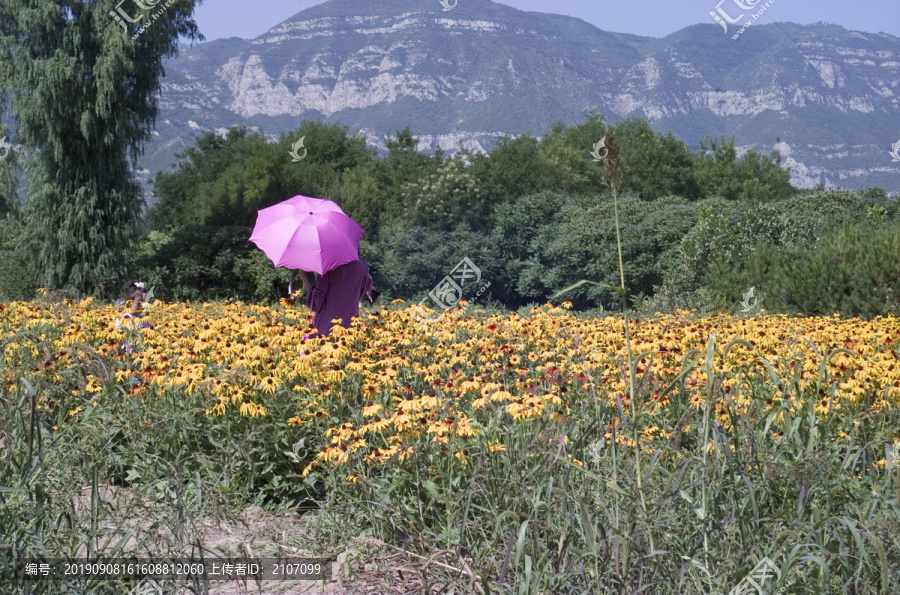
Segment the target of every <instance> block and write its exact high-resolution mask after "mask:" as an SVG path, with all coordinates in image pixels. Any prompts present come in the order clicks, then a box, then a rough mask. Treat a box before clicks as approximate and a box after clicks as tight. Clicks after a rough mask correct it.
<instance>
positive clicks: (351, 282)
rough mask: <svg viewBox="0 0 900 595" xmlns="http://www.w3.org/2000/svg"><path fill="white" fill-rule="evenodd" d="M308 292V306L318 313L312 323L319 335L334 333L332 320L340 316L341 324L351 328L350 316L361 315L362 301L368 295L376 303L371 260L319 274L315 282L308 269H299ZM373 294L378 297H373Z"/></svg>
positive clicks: (343, 265) (325, 335)
mask: <svg viewBox="0 0 900 595" xmlns="http://www.w3.org/2000/svg"><path fill="white" fill-rule="evenodd" d="M297 276H299V277H300V280H301V281H303V288H304V290H305V291H306V305H307V306H309V309H310V310H312V311H313V312H315V313H316V316H315V318H313V326H314V327H315V328H316V330H318V331H319V334H320V335H322V336H324V337H327V336H328V335H330V334H331V326H332V322H331V321H332V320H334V319H335V318H340V319H341V326H343V327H344V328H350V319H351V318H353V317H354V316H359V300H360V298H362V296H366V297H368V298H369V301H370V302H372V303H373V304H374V303H375V299H376V298H377V292H375V290H374V289H373V288H372V276H371V275H370V274H369V263H367V262H365V261H362V260H354V261H351V262H348V263H346V264H342V265H341V266H339V267H337V268H334V269H331V270H330V271H328V272H326V273H325V274H324V275H319V277H318V279H317V280H316V283H315V284H313V283H312V282H311V281H310V279H309V273H308V272H306V271H302V270H300V271H297ZM373 295H374V296H375V297H373Z"/></svg>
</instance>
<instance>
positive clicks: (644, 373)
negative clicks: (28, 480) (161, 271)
mask: <svg viewBox="0 0 900 595" xmlns="http://www.w3.org/2000/svg"><path fill="white" fill-rule="evenodd" d="M563 305H564V306H566V305H568V304H563ZM0 313H2V318H0V321H2V326H3V332H4V333H5V334H9V333H12V332H13V331H17V330H22V329H29V328H31V327H35V326H38V325H45V324H55V325H58V326H59V330H60V332H59V336H58V337H57V338H55V339H54V340H53V342H52V346H53V347H52V349H51V350H49V351H48V352H46V353H39V352H38V351H37V348H36V347H35V346H34V343H33V342H32V341H29V340H27V339H26V338H25V337H27V335H25V336H23V338H22V339H21V340H14V341H4V350H3V361H4V364H5V366H4V370H5V376H4V379H3V380H4V382H5V383H6V385H7V388H8V389H9V390H13V389H14V388H15V383H16V380H17V378H16V377H14V376H13V372H12V371H11V370H14V369H16V365H17V364H19V363H21V362H23V361H26V360H30V359H32V358H33V359H34V360H35V361H36V364H35V365H34V366H33V368H32V369H30V370H28V372H29V374H30V375H33V376H35V377H42V378H46V379H48V380H50V381H51V382H52V384H53V386H54V387H55V388H56V391H55V393H54V396H52V397H49V396H44V397H42V398H41V402H40V403H39V406H40V407H41V408H43V409H46V410H48V411H54V410H56V409H57V408H59V407H66V408H67V410H68V414H69V418H70V419H69V421H68V422H67V423H70V424H77V423H78V414H79V412H80V411H82V410H83V408H84V407H86V406H90V403H91V401H92V397H93V395H96V394H98V393H101V392H103V391H111V390H112V389H118V390H119V391H120V393H121V398H135V397H142V396H143V397H152V395H154V394H158V393H160V392H164V391H171V392H173V393H176V394H179V395H181V396H183V398H184V399H191V400H195V401H196V402H199V403H203V404H205V405H206V414H207V415H211V416H219V415H242V416H251V417H264V416H266V402H267V400H268V399H270V398H271V396H272V395H273V394H274V393H284V392H286V391H289V392H290V393H292V394H293V395H294V396H295V398H296V415H294V416H292V417H290V418H288V419H279V420H274V421H275V422H276V423H283V424H287V425H289V426H303V425H308V424H311V425H313V426H316V427H317V428H318V429H319V430H320V432H319V433H320V434H321V436H322V442H323V444H322V449H321V452H320V454H319V455H318V456H317V457H316V459H315V460H314V461H311V462H310V463H309V464H308V465H307V466H306V468H305V469H304V473H308V472H309V471H310V470H311V469H312V468H314V467H316V466H320V465H323V464H326V463H328V464H332V465H341V464H345V463H347V462H349V461H350V460H356V459H358V460H365V461H366V462H367V463H369V464H371V465H375V466H377V465H384V464H390V463H391V462H392V461H394V460H402V459H404V458H406V457H410V456H414V455H415V453H416V451H417V450H418V449H420V448H422V447H423V446H424V445H426V444H429V443H437V444H440V445H443V446H448V445H451V444H452V448H453V453H452V454H454V455H456V456H463V457H464V456H467V454H471V453H472V452H475V451H479V450H483V449H484V448H487V447H488V446H489V445H492V446H491V448H493V449H495V450H496V449H502V448H503V442H504V440H503V432H502V431H498V432H495V433H494V434H493V435H487V434H486V427H487V425H488V424H487V420H488V419H490V418H491V417H493V416H494V415H495V413H496V412H498V411H501V412H503V420H504V423H503V426H504V427H511V426H513V425H515V424H528V423H534V422H535V421H536V420H549V421H550V422H552V423H566V422H569V421H572V420H571V419H570V412H571V406H572V404H573V403H576V402H578V403H581V402H584V401H585V400H593V399H596V400H600V401H609V402H610V403H612V404H614V405H620V406H621V407H623V408H624V410H626V411H628V410H631V409H632V408H633V407H638V408H640V409H642V410H646V411H647V412H649V413H651V414H652V415H653V419H654V420H655V422H656V423H654V424H653V425H650V426H648V427H646V428H642V429H641V432H640V437H641V439H642V440H647V441H653V440H658V439H669V438H671V437H672V434H673V432H674V430H675V423H677V421H678V419H675V418H673V416H674V415H676V414H678V415H679V416H680V415H681V413H682V412H680V411H676V410H675V408H674V407H673V405H672V401H671V398H672V397H674V394H672V393H668V394H665V395H664V394H663V391H664V390H665V389H666V387H667V386H669V384H670V383H671V382H672V381H673V379H675V378H676V376H678V374H679V372H681V371H682V370H684V369H685V367H686V363H689V362H688V361H687V360H689V359H690V355H691V352H692V350H698V351H699V352H703V355H704V356H705V352H706V348H707V343H708V342H709V340H710V338H711V336H712V335H713V334H714V333H715V335H716V338H715V347H716V349H715V355H714V361H713V362H712V364H713V365H712V370H713V372H714V373H715V374H716V375H718V376H719V377H721V378H722V381H721V387H720V388H721V392H722V395H723V396H724V398H721V399H717V400H716V402H715V419H716V420H717V421H718V422H719V423H720V424H721V425H722V426H723V427H724V428H726V429H727V428H728V426H729V424H730V421H729V413H730V412H732V413H735V412H753V413H754V414H757V415H761V416H765V415H766V414H767V413H768V412H769V411H772V410H773V409H775V410H781V409H787V410H796V409H798V408H801V407H803V406H804V405H805V402H804V401H803V400H800V399H797V398H796V395H803V396H804V397H805V398H806V399H809V400H810V401H811V402H813V403H814V407H815V411H816V413H817V414H818V415H820V416H823V417H827V416H829V415H830V416H838V417H844V416H849V417H851V418H853V419H856V418H857V417H860V416H861V414H863V413H865V414H866V415H867V416H872V415H875V414H877V413H878V412H879V411H882V410H889V409H893V408H896V407H898V406H900V360H898V359H897V356H896V353H897V343H898V342H900V325H898V323H897V320H896V319H895V318H893V317H888V318H880V319H877V320H874V321H871V322H862V321H860V320H841V319H840V318H839V317H837V316H835V317H834V318H795V319H788V318H787V317H784V316H778V317H763V318H759V319H737V318H733V317H730V316H726V315H722V316H721V317H719V318H705V319H699V320H690V319H689V315H688V313H685V312H681V313H679V314H678V315H675V316H663V317H661V318H659V319H658V320H654V321H650V320H646V321H644V320H637V321H634V322H633V323H632V325H631V335H632V351H633V353H634V354H635V355H636V356H639V357H637V358H635V359H636V362H637V363H636V366H635V370H634V372H635V375H636V378H637V383H638V387H639V388H640V389H641V390H640V392H641V394H642V395H644V397H643V398H642V401H641V402H640V403H635V404H632V403H631V399H630V396H629V383H628V372H629V371H628V369H627V366H626V363H625V362H626V360H627V353H626V346H625V340H624V325H623V322H622V318H621V317H619V318H615V317H610V318H605V319H596V318H595V319H579V318H576V317H575V316H573V315H572V314H570V313H569V312H567V311H566V310H565V309H563V308H561V307H553V306H550V305H547V306H545V307H543V308H535V309H533V310H532V313H531V316H529V317H520V316H518V315H516V314H511V315H508V316H483V315H482V316H480V317H479V318H477V319H476V318H473V317H465V318H460V317H459V316H458V315H457V316H452V315H451V314H446V315H445V318H444V319H442V320H441V321H439V322H436V323H432V324H429V325H426V324H423V323H422V322H420V321H419V320H418V319H417V318H415V317H414V316H413V315H412V313H411V312H410V311H406V310H394V311H388V310H380V311H372V312H368V313H365V314H364V315H363V316H364V318H363V320H362V321H361V323H362V324H357V323H354V324H353V325H352V328H351V329H349V330H348V329H343V328H341V327H335V331H334V332H333V334H332V336H331V337H330V338H328V339H325V338H317V339H312V340H310V339H308V338H304V337H305V336H308V335H309V334H310V333H311V331H312V329H311V328H309V327H308V326H307V323H308V319H309V314H310V313H309V312H308V310H306V309H305V308H300V307H298V308H294V307H292V306H290V305H289V304H288V303H287V302H286V301H285V303H284V304H282V306H281V307H279V308H275V309H270V308H265V307H260V306H254V305H247V304H241V303H228V304H201V305H189V304H163V303H161V302H156V303H155V304H154V305H153V306H152V307H150V308H149V309H148V310H147V311H146V314H145V316H144V317H143V318H123V317H122V312H120V311H117V310H116V308H115V307H114V306H102V305H98V304H96V303H94V302H93V301H92V300H90V299H88V300H85V301H82V302H79V303H69V302H67V303H63V304H61V305H57V306H55V307H50V306H47V305H46V304H44V305H41V304H40V303H14V304H12V305H10V306H2V307H0ZM477 313H478V314H483V310H482V311H479V312H477ZM735 339H740V340H742V341H733V340H735ZM88 351H90V352H93V353H88ZM90 355H99V356H102V357H101V358H100V359H95V360H94V361H95V362H96V365H95V366H94V368H93V369H92V371H91V372H90V373H87V374H84V375H81V374H77V373H73V370H76V369H77V370H83V369H84V366H83V365H79V364H81V363H84V362H85V361H87V360H88V359H89V356H90ZM826 379H827V381H826ZM680 380H681V382H679V383H678V386H679V387H680V386H683V389H684V394H685V395H686V398H687V403H688V404H689V406H690V407H692V408H694V409H697V408H699V407H700V406H701V404H702V403H703V402H704V400H705V399H707V398H708V392H709V391H708V386H707V384H708V378H707V375H706V373H705V372H704V370H703V369H702V368H701V367H699V366H697V367H694V368H693V369H692V370H691V371H690V373H688V374H686V375H683V377H681V378H680ZM832 382H834V383H836V389H835V390H834V392H833V395H832V394H831V392H830V391H828V390H826V389H828V388H829V387H830V386H831V384H832ZM790 387H794V388H796V389H797V390H796V392H794V393H793V394H794V395H795V398H793V399H785V398H784V394H785V391H786V390H787V391H788V392H790V390H789V389H790ZM336 404H341V405H346V406H347V407H349V409H350V410H352V411H353V416H352V418H350V419H345V420H341V422H340V423H337V424H336V423H332V422H333V420H332V413H333V410H334V409H335V405H336ZM577 421H584V420H577ZM617 421H618V420H616V419H612V420H610V421H609V424H608V425H609V428H608V432H607V434H608V435H610V433H611V430H612V428H613V427H614V426H615V425H616V423H617ZM673 422H674V423H673ZM683 429H684V430H686V429H688V428H687V427H685V428H683ZM620 439H621V440H622V442H624V443H628V442H629V439H628V438H627V437H625V436H622V437H620Z"/></svg>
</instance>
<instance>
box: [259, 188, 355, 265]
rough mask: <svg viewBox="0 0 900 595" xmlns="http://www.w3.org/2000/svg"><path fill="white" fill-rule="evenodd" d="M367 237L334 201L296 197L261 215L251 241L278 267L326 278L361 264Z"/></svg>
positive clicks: (260, 212)
mask: <svg viewBox="0 0 900 595" xmlns="http://www.w3.org/2000/svg"><path fill="white" fill-rule="evenodd" d="M364 233H365V231H364V230H363V228H362V227H360V226H359V225H358V224H357V223H356V221H354V220H353V219H351V218H350V217H348V216H347V215H346V214H345V213H344V211H342V210H341V207H339V206H338V205H336V204H335V203H333V202H331V201H330V200H322V199H319V198H310V197H308V196H295V197H293V198H289V199H287V200H285V201H283V202H280V203H278V204H277V205H273V206H271V207H268V208H265V209H262V210H261V211H259V213H257V215H256V226H255V227H254V228H253V234H252V235H251V236H250V241H251V242H253V243H254V244H256V245H257V247H258V248H259V249H260V250H262V251H263V252H265V254H266V256H268V257H269V258H270V259H271V260H272V262H274V263H275V266H276V267H286V268H290V269H303V270H305V271H314V272H316V273H318V274H320V275H322V274H324V273H326V272H328V271H330V270H331V269H333V268H335V267H338V266H340V265H342V264H345V263H348V262H351V261H354V260H359V239H360V238H361V237H362V234H364Z"/></svg>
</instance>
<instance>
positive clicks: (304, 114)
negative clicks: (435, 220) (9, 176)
mask: <svg viewBox="0 0 900 595" xmlns="http://www.w3.org/2000/svg"><path fill="white" fill-rule="evenodd" d="M160 105H161V112H160V117H159V119H158V121H157V128H156V131H155V133H154V141H153V142H152V143H150V144H149V145H148V147H147V151H146V154H145V156H144V158H143V160H142V161H141V167H142V168H144V169H145V172H144V173H145V174H150V173H151V172H155V171H156V170H158V169H161V168H165V167H167V166H168V165H169V164H171V163H172V162H173V161H174V160H175V157H174V155H175V153H176V152H178V151H181V150H183V149H184V148H185V147H187V146H190V145H192V144H193V138H194V137H195V136H197V135H198V134H200V133H201V132H202V130H204V129H220V130H223V131H224V130H226V129H227V128H228V127H229V126H231V125H232V124H236V123H246V124H248V125H249V126H257V127H259V128H261V129H263V130H264V131H265V132H266V134H267V135H269V136H270V137H272V138H275V137H277V135H278V133H279V132H282V131H287V130H293V129H295V128H297V127H298V126H299V124H300V122H301V121H302V120H304V119H320V120H325V121H329V122H340V123H341V124H342V125H346V126H349V127H350V129H351V130H352V131H357V130H358V131H360V133H362V134H364V135H365V136H366V137H367V139H368V141H369V143H370V144H372V145H374V146H377V147H379V148H382V149H383V148H384V141H385V137H386V135H389V134H393V132H394V130H395V129H402V128H404V127H406V126H410V127H411V128H412V130H413V132H414V133H416V134H418V135H419V136H420V137H421V139H422V144H421V145H420V148H422V149H425V150H431V149H433V148H435V147H436V146H441V147H442V148H444V149H450V150H453V149H456V148H457V147H458V145H459V143H460V142H463V143H465V145H466V146H470V147H474V148H483V149H489V148H490V146H491V145H492V143H493V141H494V140H495V139H496V138H497V137H498V136H500V135H502V134H511V135H515V134H520V133H523V132H528V133H531V134H534V135H537V136H540V135H542V134H545V133H546V132H547V131H549V129H550V125H551V124H552V123H553V122H555V121H558V120H563V121H565V122H569V123H571V122H577V121H580V119H581V117H582V112H583V111H584V110H587V109H592V108H597V109H598V110H600V111H601V112H602V113H603V114H604V115H606V117H607V119H608V120H616V119H622V118H625V117H646V118H647V119H648V120H649V121H650V123H651V124H652V125H653V126H654V127H655V128H657V129H659V130H661V131H663V132H666V131H669V130H671V131H672V132H673V133H675V134H676V135H677V136H679V137H680V138H681V139H683V140H684V141H685V142H686V143H687V144H688V145H689V146H690V147H692V148H696V147H697V144H698V140H699V139H700V138H702V137H704V136H706V135H710V136H712V137H718V136H720V135H725V136H728V135H730V134H732V133H734V134H735V135H736V139H735V142H736V144H737V145H738V146H739V147H741V148H742V149H745V148H754V149H756V150H760V151H771V150H772V149H778V150H779V151H781V153H782V156H783V157H784V160H783V164H784V165H787V166H790V167H792V182H793V183H794V184H795V185H798V186H805V187H809V186H813V185H815V184H817V183H823V184H825V185H826V186H827V187H835V186H837V187H843V188H857V187H861V186H882V187H885V188H886V189H888V191H889V192H898V191H900V163H894V162H892V161H891V157H890V155H889V154H888V152H889V149H890V147H891V144H892V143H894V142H896V140H897V139H898V138H900V38H897V37H893V36H890V35H886V34H869V33H859V32H853V31H847V30H845V29H843V28H841V27H837V26H831V25H810V26H800V25H794V24H790V23H777V24H769V25H754V26H752V27H751V28H750V29H749V30H747V31H746V32H745V33H744V34H743V35H742V36H741V37H740V38H739V39H737V40H734V39H732V38H731V36H730V35H725V34H723V33H722V30H721V28H720V27H719V26H718V25H715V24H706V25H695V26H692V27H688V28H685V29H683V30H681V31H678V32H676V33H673V34H672V35H669V36H667V37H665V38H663V39H654V38H647V37H639V36H634V35H624V34H617V33H608V32H605V31H602V30H600V29H598V28H596V27H594V26H593V25H590V24H588V23H585V22H583V21H580V20H578V19H574V18H570V17H564V16H559V15H547V14H543V13H532V12H523V11H519V10H516V9H514V8H511V7H508V6H505V5H502V4H497V3H494V2H491V1H490V0H464V1H463V0H460V1H459V2H458V4H457V6H456V7H455V8H453V9H452V10H449V11H444V10H442V6H441V4H440V3H439V2H438V1H437V0H434V1H429V0H382V1H373V2H365V3H360V2H357V1H352V0H331V1H329V2H325V3H324V4H320V5H317V6H314V7H312V8H309V9H307V10H304V11H302V12H300V13H298V14H297V15H295V16H294V17H293V18H291V19H288V20H287V21H285V22H283V23H281V24H279V25H277V26H275V27H273V28H272V29H271V30H269V31H268V32H267V33H265V34H264V35H261V36H260V37H258V38H256V39H254V40H252V41H245V40H240V39H237V38H232V39H224V40H217V41H212V42H209V43H205V44H202V45H199V46H194V47H192V48H189V47H185V48H183V49H182V52H181V55H180V56H179V57H177V58H175V59H173V60H170V61H168V62H167V64H166V78H165V79H164V80H163V89H162V96H161V99H160Z"/></svg>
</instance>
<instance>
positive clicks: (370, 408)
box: [363, 401, 382, 417]
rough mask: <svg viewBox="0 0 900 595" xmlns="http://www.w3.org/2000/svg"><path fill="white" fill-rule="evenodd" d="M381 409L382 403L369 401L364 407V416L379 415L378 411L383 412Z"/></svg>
mask: <svg viewBox="0 0 900 595" xmlns="http://www.w3.org/2000/svg"><path fill="white" fill-rule="evenodd" d="M381 409H382V408H381V405H379V404H378V403H373V402H372V401H369V402H368V403H366V406H365V407H363V416H364V417H372V416H373V415H377V414H378V413H381Z"/></svg>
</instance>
